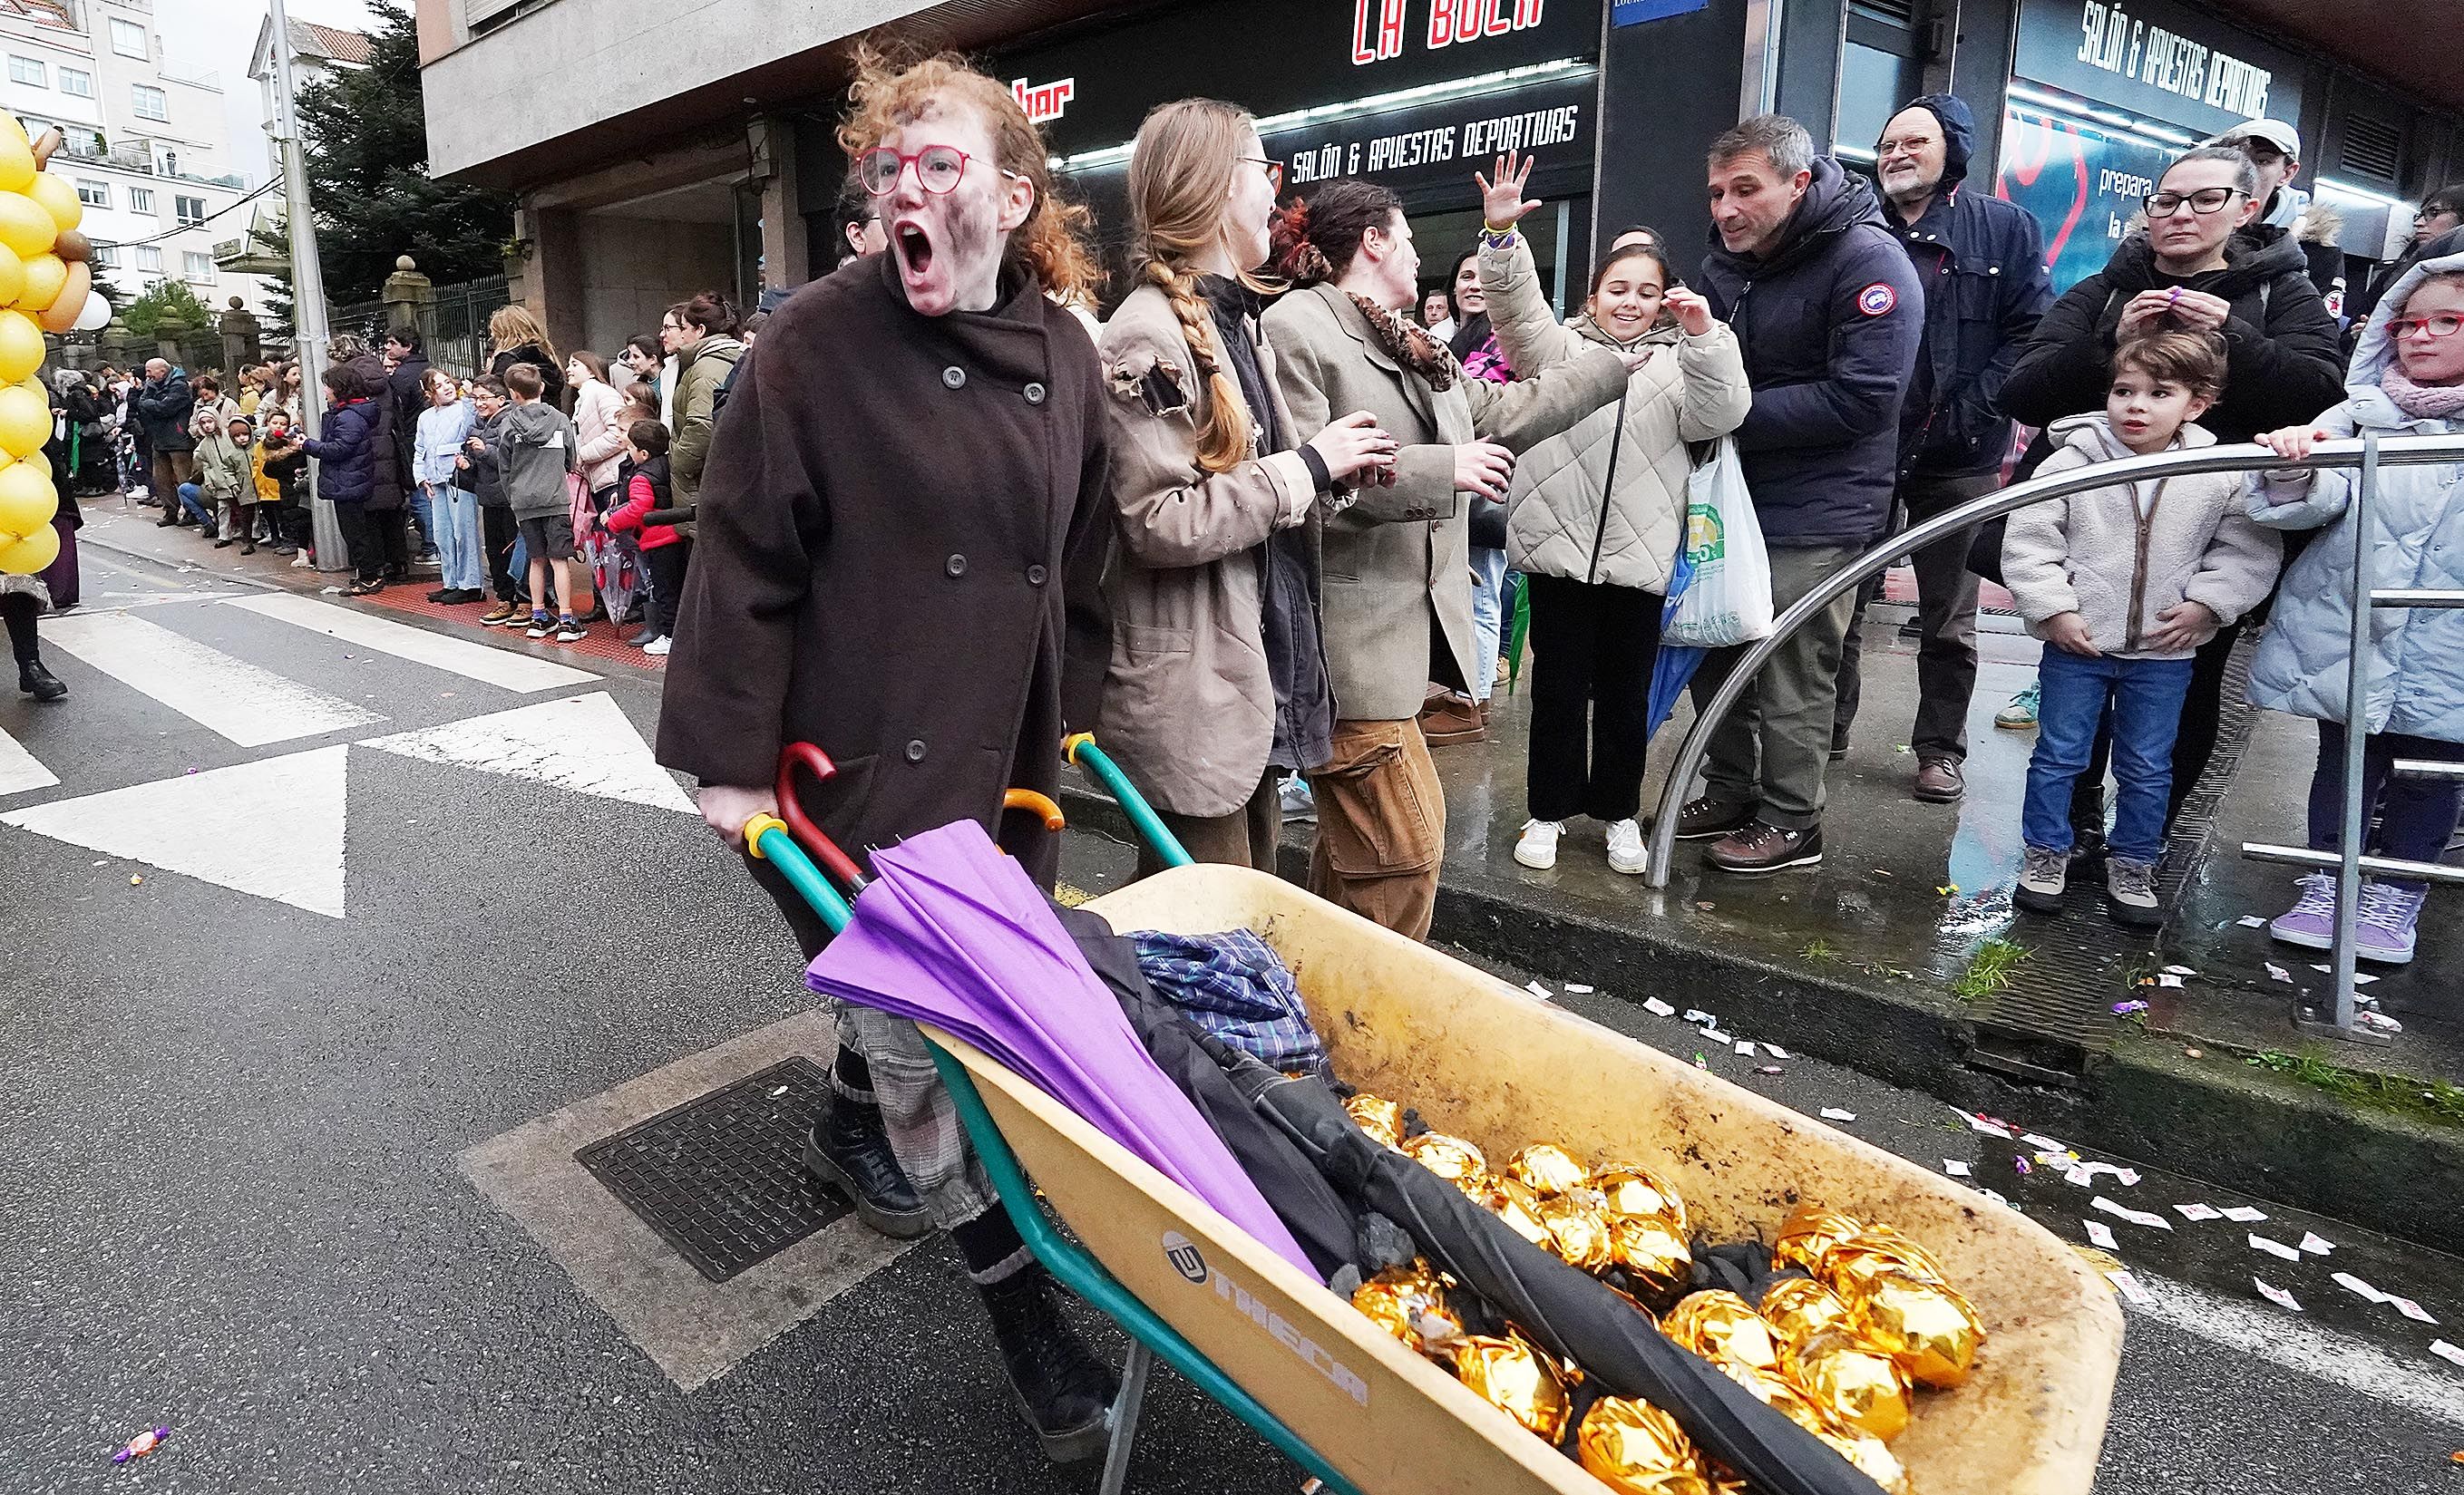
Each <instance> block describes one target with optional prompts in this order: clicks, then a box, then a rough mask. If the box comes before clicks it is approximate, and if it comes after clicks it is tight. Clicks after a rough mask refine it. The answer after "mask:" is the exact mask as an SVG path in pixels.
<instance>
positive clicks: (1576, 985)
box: [1566, 981, 1592, 997]
mask: <svg viewBox="0 0 2464 1495" xmlns="http://www.w3.org/2000/svg"><path fill="white" fill-rule="evenodd" d="M1566 990H1568V991H1570V992H1573V994H1574V995H1575V996H1577V997H1588V996H1590V995H1591V994H1592V989H1591V988H1590V987H1588V986H1586V985H1584V984H1583V983H1582V982H1580V981H1568V982H1567V983H1566Z"/></svg>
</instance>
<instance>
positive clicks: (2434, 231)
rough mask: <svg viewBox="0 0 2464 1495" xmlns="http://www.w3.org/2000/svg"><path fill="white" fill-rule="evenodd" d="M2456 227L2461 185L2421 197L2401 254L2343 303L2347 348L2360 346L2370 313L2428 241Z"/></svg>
mask: <svg viewBox="0 0 2464 1495" xmlns="http://www.w3.org/2000/svg"><path fill="white" fill-rule="evenodd" d="M2458 227H2464V182H2450V183H2448V184H2447V185H2446V186H2445V187H2440V188H2439V189H2438V190H2436V191H2434V192H2431V194H2429V195H2428V196H2426V197H2424V198H2423V199H2422V200H2421V206H2420V207H2419V208H2417V209H2413V213H2412V237H2411V238H2410V239H2409V240H2408V241H2406V244H2405V247H2404V253H2401V254H2398V255H2397V256H2396V257H2395V258H2394V259H2392V260H2390V261H2388V262H2387V264H2385V265H2383V266H2381V267H2379V272H2378V274H2376V275H2372V276H2370V278H2369V283H2368V284H2367V285H2365V286H2364V287H2363V288H2362V289H2360V290H2358V291H2356V292H2354V293H2353V297H2352V299H2351V300H2350V301H2349V302H2347V303H2346V304H2345V307H2344V314H2345V316H2346V317H2347V318H2348V319H2349V320H2347V321H2346V322H2345V323H2344V341H2345V345H2346V346H2347V347H2348V348H2349V347H2355V346H2357V345H2358V344H2359V343H2360V341H2361V337H2362V331H2363V329H2364V328H2366V327H2367V326H2369V324H2370V314H2371V313H2372V312H2375V311H2377V310H2378V307H2379V301H2380V300H2381V299H2382V298H2383V297H2386V295H2387V291H2388V290H2389V289H2390V288H2392V287H2393V286H2394V285H2395V283H2396V282H2397V281H2399V280H2402V279H2403V278H2404V277H2405V275H2407V274H2408V273H2409V272H2410V271H2411V269H2412V267H2413V266H2414V265H2415V264H2418V263H2419V262H2420V260H2421V257H2422V255H2423V254H2425V253H2428V251H2429V249H2430V241H2431V240H2432V239H2435V238H2437V237H2438V236H2439V235H2441V234H2443V233H2452V232H2453V231H2455V230H2456V229H2457V228H2458Z"/></svg>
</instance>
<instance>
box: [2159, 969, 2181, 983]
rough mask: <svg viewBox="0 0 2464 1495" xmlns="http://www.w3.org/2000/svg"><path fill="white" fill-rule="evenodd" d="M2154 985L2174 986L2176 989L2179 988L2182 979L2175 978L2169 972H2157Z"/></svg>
mask: <svg viewBox="0 0 2464 1495" xmlns="http://www.w3.org/2000/svg"><path fill="white" fill-rule="evenodd" d="M2156 984H2157V985H2159V986H2176V987H2177V986H2180V985H2181V984H2182V978H2180V977H2178V976H2175V975H2174V974H2173V973H2172V972H2170V971H2159V972H2157V973H2156Z"/></svg>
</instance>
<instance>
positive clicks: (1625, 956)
mask: <svg viewBox="0 0 2464 1495" xmlns="http://www.w3.org/2000/svg"><path fill="white" fill-rule="evenodd" d="M1073 779H1074V775H1073V776H1071V778H1065V780H1064V783H1063V788H1062V791H1061V803H1062V808H1063V809H1064V810H1065V811H1066V812H1067V814H1068V816H1069V817H1070V820H1071V821H1072V823H1073V824H1078V825H1080V826H1081V827H1082V828H1086V829H1090V830H1095V831H1100V832H1102V833H1105V834H1108V835H1110V836H1111V837H1113V838H1114V839H1117V840H1121V841H1125V842H1129V843H1131V844H1133V845H1134V844H1135V837H1134V833H1133V831H1132V830H1131V828H1130V825H1129V823H1128V821H1127V819H1126V818H1125V817H1123V816H1122V814H1121V812H1120V809H1119V807H1118V806H1116V805H1115V804H1113V802H1111V799H1109V798H1107V797H1105V796H1103V795H1100V794H1097V793H1095V792H1093V791H1092V790H1090V789H1088V788H1085V787H1083V786H1081V785H1080V784H1079V783H1077V782H1075V781H1072V780H1073ZM1306 836H1307V833H1306V832H1304V833H1303V835H1302V836H1301V837H1299V838H1295V837H1292V836H1289V835H1287V837H1286V839H1285V841H1284V844H1283V846H1282V850H1281V854H1280V856H1279V858H1278V861H1279V867H1278V870H1279V871H1280V872H1281V873H1282V874H1283V875H1284V876H1285V877H1286V878H1287V879H1289V880H1292V881H1296V882H1297V881H1300V880H1301V879H1302V878H1303V877H1305V875H1306V873H1307V868H1308V849H1307V839H1306ZM1429 937H1430V939H1431V940H1432V941H1433V942H1437V943H1446V944H1455V945H1459V946H1461V947H1462V948H1463V949H1465V950H1469V951H1471V952H1473V953H1475V954H1477V955H1480V956H1485V957H1487V958H1490V959H1495V960H1499V961H1503V962H1505V963H1507V964H1510V965H1517V966H1521V967H1524V968H1526V969H1529V970H1537V971H1542V972H1556V973H1561V974H1567V975H1573V976H1576V977H1578V978H1580V979H1582V980H1584V981H1587V982H1589V983H1591V984H1592V985H1594V986H1596V987H1597V988H1598V989H1599V990H1600V991H1602V992H1604V993H1607V994H1609V995H1611V996H1615V997H1620V998H1624V999H1625V1000H1633V1001H1636V1002H1637V1003H1638V1004H1639V1000H1640V998H1641V997H1642V996H1646V995H1653V994H1657V995H1660V996H1661V997H1662V998H1663V1000H1671V1001H1675V1002H1676V1003H1677V1005H1678V1006H1679V1007H1680V1008H1681V1009H1683V1008H1685V1007H1690V1006H1705V1007H1708V1008H1710V1009H1713V1010H1716V1011H1717V1012H1718V1013H1719V1016H1720V1025H1721V1026H1722V1027H1723V1028H1724V1029H1726V1030H1727V1031H1729V1032H1732V1033H1735V1034H1737V1035H1738V1036H1739V1037H1741V1038H1748V1039H1758V1038H1760V1037H1762V1036H1764V1035H1770V1036H1772V1037H1776V1038H1777V1039H1779V1040H1780V1042H1781V1043H1782V1044H1784V1045H1785V1046H1786V1047H1787V1048H1788V1049H1789V1050H1790V1051H1791V1052H1792V1053H1800V1054H1804V1055H1806V1056H1807V1057H1809V1058H1814V1059H1819V1060H1822V1061H1825V1062H1827V1063H1831V1064H1836V1065H1839V1066H1844V1067H1847V1068H1852V1069H1855V1070H1857V1071H1859V1072H1860V1073H1863V1074H1869V1075H1872V1076H1874V1077H1875V1078H1877V1079H1881V1080H1884V1081H1887V1082H1889V1083H1891V1084H1894V1085H1899V1086H1903V1087H1906V1088H1910V1089H1916V1090H1922V1091H1924V1092H1925V1093H1927V1094H1931V1095H1934V1096H1938V1097H1940V1098H1941V1099H1942V1100H1944V1101H1947V1102H1948V1103H1950V1104H1951V1105H1954V1106H1957V1107H1959V1108H1960V1109H1962V1110H1970V1111H1980V1110H1981V1111H1985V1112H1987V1113H1989V1114H1991V1115H1995V1116H1999V1117H2002V1118H2003V1119H2005V1120H2009V1121H2013V1122H2017V1123H2020V1124H2023V1125H2024V1126H2026V1127H2027V1128H2029V1129H2030V1130H2033V1131H2039V1132H2044V1133H2046V1134H2048V1135H2052V1136H2057V1137H2060V1138H2062V1139H2063V1140H2065V1141H2067V1142H2071V1143H2076V1144H2080V1145H2084V1146H2087V1147H2092V1148H2096V1149H2098V1150H2101V1151H2105V1152H2111V1153H2115V1154H2120V1155H2122V1156H2124V1157H2127V1158H2131V1159H2133V1160H2135V1161H2139V1162H2144V1163H2148V1164H2151V1165H2153V1166H2155V1167H2158V1168H2162V1169H2165V1170H2166V1171H2167V1172H2170V1173H2177V1174H2181V1175H2183V1176H2188V1177H2194V1178H2199V1179H2202V1180H2205V1181H2207V1182H2210V1183H2212V1184H2215V1185H2217V1186H2218V1187H2219V1188H2223V1189H2230V1190H2233V1191H2235V1192H2237V1193H2243V1194H2249V1195H2254V1196H2256V1197H2258V1198H2265V1199H2272V1200H2276V1201H2277V1202H2280V1203H2283V1204H2288V1205H2292V1206H2295V1207H2297V1208H2299V1209H2304V1210H2308V1211H2311V1212H2313V1213H2316V1214H2321V1215H2326V1216H2329V1217H2332V1218H2335V1219H2339V1220H2351V1221H2353V1222H2354V1223H2356V1224H2360V1225H2365V1226H2367V1227H2368V1228H2370V1229H2373V1230H2378V1231H2382V1232H2385V1233H2386V1234H2387V1235H2391V1236H2396V1237H2399V1238H2401V1239H2404V1240H2407V1241H2411V1242H2417V1243H2419V1244H2422V1245H2426V1246H2430V1247H2432V1248H2434V1249H2437V1250H2441V1251H2447V1252H2450V1253H2457V1254H2464V1217H2459V1216H2458V1214H2457V1213H2456V1211H2455V1210H2454V1209H2453V1204H2452V1201H2453V1200H2454V1199H2456V1198H2464V1130H2455V1129H2447V1128H2440V1127H2435V1126H2430V1125H2424V1124H2420V1123H2416V1122H2413V1121H2410V1120H2409V1119H2407V1118H2404V1117H2398V1116H2392V1115H2387V1114H2385V1113H2382V1112H2376V1111H2367V1110H2354V1109H2352V1108H2348V1107H2344V1106H2341V1105H2338V1104H2337V1103H2335V1102H2334V1101H2332V1100H2330V1099H2328V1098H2327V1097H2325V1096H2323V1095H2321V1094H2320V1093H2318V1092H2317V1091H2315V1090H2311V1089H2308V1088H2305V1087H2302V1086H2300V1085H2299V1084H2297V1083H2295V1082H2292V1081H2288V1080H2283V1079H2280V1078H2278V1077H2277V1076H2274V1075H2271V1074H2267V1073H2264V1072H2263V1071H2260V1070H2258V1069H2255V1068H2253V1067H2251V1066H2247V1065H2244V1064H2243V1063H2242V1059H2243V1057H2244V1056H2243V1055H2240V1054H2237V1053H2233V1052H2230V1051H2227V1050H2223V1049H2220V1048H2218V1047H2216V1046H2215V1045H2212V1044H2201V1045H2199V1046H2201V1047H2202V1048H2203V1050H2204V1052H2206V1053H2207V1054H2208V1055H2209V1057H2208V1058H2207V1059H2205V1060H2191V1059H2189V1058H2187V1057H2185V1056H2184V1055H2183V1053H2182V1049H2183V1047H2184V1044H2182V1043H2180V1042H2176V1041H2171V1040H2166V1039H2159V1038H2154V1037H2149V1038H2140V1039H2129V1040H2126V1041H2124V1042H2123V1044H2120V1045H2119V1046H2118V1047H2117V1048H2116V1050H2115V1051H2114V1052H2113V1053H2112V1054H2110V1055H2107V1056H2105V1057H2104V1058H2103V1059H2102V1060H2101V1061H2100V1062H2099V1063H2098V1064H2097V1065H2096V1066H2094V1067H2093V1068H2092V1069H2091V1070H2090V1071H2089V1073H2088V1076H2087V1082H2086V1086H2085V1088H2083V1089H2079V1090H2066V1089H2056V1088H2049V1087H2035V1086H2027V1085H2022V1084H2019V1083H2016V1082H2014V1081H2012V1080H2010V1079H2008V1078H2007V1077H2005V1076H2002V1075H2000V1074H1997V1073H1994V1072H1991V1071H1989V1070H1985V1069H1980V1068H1976V1067H1974V1066H1970V1065H1969V1063H1968V1062H1967V1059H1968V1052H1969V1045H1970V1043H1971V1042H1972V1039H1973V1034H1974V1025H1973V1023H1972V1022H1969V1019H1968V1017H1967V1014H1966V1011H1965V1009H1963V1008H1961V1007H1960V1006H1959V1004H1958V1003H1957V1002H1956V1001H1955V1000H1953V999H1951V998H1950V997H1948V996H1947V995H1945V994H1943V993H1940V992H1936V991H1933V990H1931V989H1928V988H1925V987H1923V986H1921V985H1918V984H1916V983H1911V982H1894V981H1876V982H1870V983H1869V982H1860V981H1851V980H1841V979H1835V978H1826V977H1822V976H1817V975H1815V974H1813V973H1810V972H1805V971H1797V970H1788V969H1784V968H1781V967H1777V966H1772V965H1769V964H1766V963H1764V962H1761V961H1758V960H1752V959H1749V958H1746V957H1744V956H1737V955H1733V954H1729V953H1727V952H1724V951H1720V950H1717V949H1713V948H1708V947H1705V946H1700V945H1693V944H1688V943H1685V942H1683V941H1679V940H1674V939H1670V938H1668V937H1667V936H1666V935H1665V934H1661V932H1659V931H1658V930H1657V929H1655V928H1652V927H1636V926H1621V925H1617V924H1613V923H1610V922H1608V921H1606V920H1604V919H1597V918H1593V917H1588V916H1586V915H1584V914H1581V913H1576V912H1569V911H1565V910H1558V909H1550V908H1545V907H1540V906H1537V905H1533V904H1527V903H1521V902H1517V901H1515V900H1512V899H1510V898H1505V897H1501V896H1499V895H1497V894H1496V893H1495V892H1493V891H1489V890H1484V889H1479V888H1466V887H1463V886H1462V885H1461V884H1459V883H1452V882H1444V883H1441V884H1440V886H1439V889H1438V904H1437V917H1436V922H1435V925H1434V927H1433V928H1432V929H1431V931H1430V934H1429ZM1676 992H1684V993H1689V994H1692V995H1690V996H1688V997H1686V998H1683V999H1681V998H1678V997H1675V996H1672V995H1670V994H1672V993H1676ZM1671 1036H1672V1037H1674V1036H1675V1030H1672V1035H1671ZM1669 1051H1670V1052H1676V1051H1677V1050H1676V1049H1674V1048H1672V1049H1670V1050H1669ZM1690 1051H1691V1050H1690V1049H1688V1050H1687V1052H1690ZM1943 1119H1944V1122H1945V1124H1946V1126H1955V1125H1956V1118H1953V1117H1948V1116H1946V1117H1944V1118H1943Z"/></svg>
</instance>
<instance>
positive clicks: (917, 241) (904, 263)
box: [890, 221, 933, 279]
mask: <svg viewBox="0 0 2464 1495" xmlns="http://www.w3.org/2000/svg"><path fill="white" fill-rule="evenodd" d="M890 246H891V250H892V251H893V252H894V253H896V254H897V255H898V263H899V266H900V267H901V268H902V269H904V270H905V271H906V272H907V274H908V275H912V276H914V277H916V278H918V279H920V278H922V277H923V275H924V274H925V272H927V271H929V270H931V269H932V268H933V235H931V234H930V233H927V232H925V231H924V226H923V225H921V224H918V223H914V222H912V221H911V222H901V223H899V224H897V225H896V226H894V227H893V228H892V229H891V231H890Z"/></svg>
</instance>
